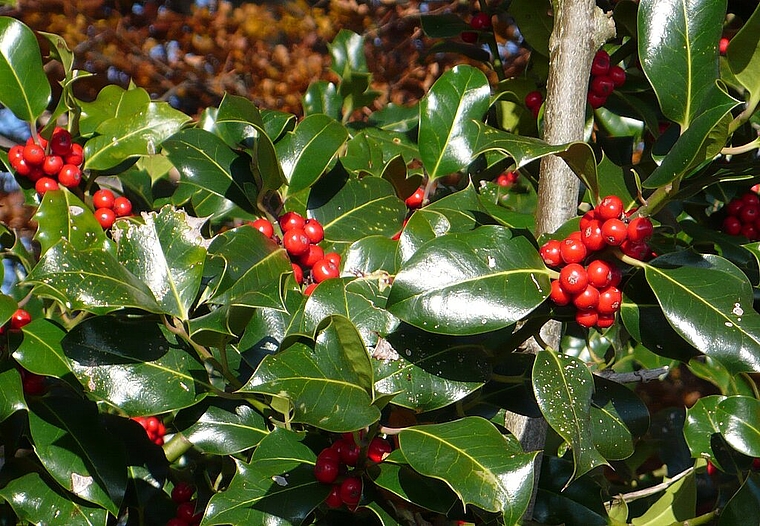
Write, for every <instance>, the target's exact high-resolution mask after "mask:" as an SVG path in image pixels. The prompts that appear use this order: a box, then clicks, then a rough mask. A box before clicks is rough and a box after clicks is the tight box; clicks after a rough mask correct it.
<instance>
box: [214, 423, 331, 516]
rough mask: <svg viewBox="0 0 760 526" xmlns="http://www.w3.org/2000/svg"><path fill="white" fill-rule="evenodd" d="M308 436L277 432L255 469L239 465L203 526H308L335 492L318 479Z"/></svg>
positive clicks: (266, 441)
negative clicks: (262, 525)
mask: <svg viewBox="0 0 760 526" xmlns="http://www.w3.org/2000/svg"><path fill="white" fill-rule="evenodd" d="M304 436H305V435H297V434H296V433H293V432H291V431H286V430H284V429H279V428H276V429H275V430H274V431H273V432H272V433H270V434H269V435H267V436H266V437H264V438H263V439H262V441H261V442H260V443H259V445H258V447H257V448H256V451H255V452H254V454H253V458H251V462H250V464H246V463H245V462H242V461H240V460H235V464H236V467H237V472H236V473H235V476H234V478H233V479H232V482H231V483H230V486H229V487H228V488H227V489H226V490H225V491H222V492H219V493H216V494H214V496H213V497H211V500H210V501H209V503H208V507H207V508H206V513H205V515H204V517H203V524H204V525H208V526H212V525H215V524H267V525H272V526H291V525H295V526H297V525H300V524H304V522H305V521H306V518H307V517H308V516H309V514H310V513H311V512H312V511H313V510H314V508H316V507H317V506H318V505H319V504H320V503H321V502H322V501H323V500H324V499H325V497H327V494H328V493H329V491H330V486H328V485H326V484H321V483H319V482H317V479H316V478H314V462H315V461H316V455H315V454H314V452H313V451H311V450H310V449H309V448H308V447H306V446H305V445H304V444H303V443H302V440H303V438H304Z"/></svg>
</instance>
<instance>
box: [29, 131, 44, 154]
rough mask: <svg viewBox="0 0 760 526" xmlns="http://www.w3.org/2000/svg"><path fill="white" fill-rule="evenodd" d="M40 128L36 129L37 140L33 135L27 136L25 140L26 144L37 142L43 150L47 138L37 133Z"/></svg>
mask: <svg viewBox="0 0 760 526" xmlns="http://www.w3.org/2000/svg"><path fill="white" fill-rule="evenodd" d="M40 131H41V130H38V131H37V133H38V135H37V141H35V140H34V137H29V138H28V139H27V140H26V146H29V145H30V144H38V145H39V146H40V147H41V148H42V149H43V150H44V149H45V148H47V145H48V142H47V139H45V138H44V137H43V136H42V135H39V132H40Z"/></svg>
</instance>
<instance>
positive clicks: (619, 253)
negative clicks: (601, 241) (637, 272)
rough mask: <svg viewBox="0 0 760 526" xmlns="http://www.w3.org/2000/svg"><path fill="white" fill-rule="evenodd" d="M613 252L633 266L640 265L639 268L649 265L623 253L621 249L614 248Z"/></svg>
mask: <svg viewBox="0 0 760 526" xmlns="http://www.w3.org/2000/svg"><path fill="white" fill-rule="evenodd" d="M612 253H613V254H614V255H615V257H616V258H618V259H619V260H620V261H622V262H623V263H626V264H628V265H630V266H632V267H638V268H647V267H648V266H649V265H648V264H647V263H645V262H643V261H641V260H639V259H636V258H632V257H631V256H626V255H625V254H623V253H622V252H621V251H620V250H617V249H616V250H613V251H612Z"/></svg>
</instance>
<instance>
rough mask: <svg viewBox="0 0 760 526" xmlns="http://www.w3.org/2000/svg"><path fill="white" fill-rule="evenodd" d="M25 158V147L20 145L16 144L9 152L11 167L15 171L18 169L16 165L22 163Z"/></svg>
mask: <svg viewBox="0 0 760 526" xmlns="http://www.w3.org/2000/svg"><path fill="white" fill-rule="evenodd" d="M23 158H24V147H23V146H21V145H20V144H16V145H15V146H11V149H10V150H8V162H10V163H11V166H12V167H13V169H14V170H15V169H16V163H17V162H19V161H21V160H22V159H23Z"/></svg>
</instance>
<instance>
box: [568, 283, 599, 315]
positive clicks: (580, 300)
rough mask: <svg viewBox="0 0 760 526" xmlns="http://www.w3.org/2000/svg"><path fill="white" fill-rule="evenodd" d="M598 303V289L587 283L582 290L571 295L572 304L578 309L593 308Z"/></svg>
mask: <svg viewBox="0 0 760 526" xmlns="http://www.w3.org/2000/svg"><path fill="white" fill-rule="evenodd" d="M598 304H599V289H597V288H596V287H594V286H593V285H587V286H586V288H585V289H583V291H581V292H580V293H578V294H576V295H575V297H573V305H575V308H576V309H579V310H595V309H596V306H597V305H598Z"/></svg>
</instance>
